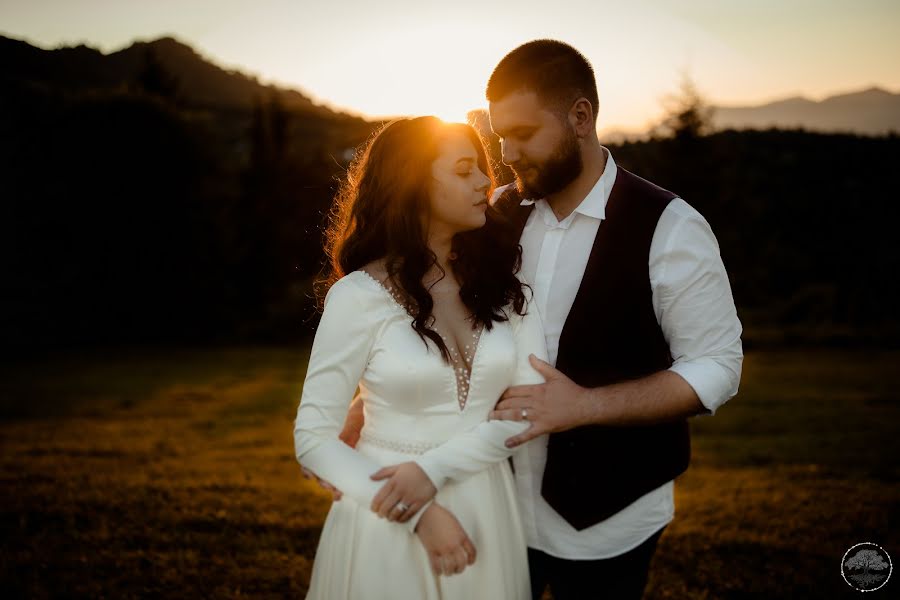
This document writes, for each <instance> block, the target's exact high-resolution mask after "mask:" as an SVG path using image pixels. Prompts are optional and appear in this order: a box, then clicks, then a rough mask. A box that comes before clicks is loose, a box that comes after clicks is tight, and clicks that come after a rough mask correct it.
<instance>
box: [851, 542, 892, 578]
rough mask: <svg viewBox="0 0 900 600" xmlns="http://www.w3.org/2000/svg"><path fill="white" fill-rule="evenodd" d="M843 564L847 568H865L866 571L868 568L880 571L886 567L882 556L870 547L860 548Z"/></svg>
mask: <svg viewBox="0 0 900 600" xmlns="http://www.w3.org/2000/svg"><path fill="white" fill-rule="evenodd" d="M844 565H845V566H846V567H847V568H848V569H865V572H866V573H868V572H869V569H874V570H876V571H880V570H881V569H886V568H887V566H888V564H887V563H886V562H885V561H884V558H882V557H881V555H880V554H878V552H876V551H875V550H872V549H870V548H865V549H863V550H860V551H859V552H857V553H856V554H854V555H853V556H851V557H850V558H848V559H847V562H845V563H844Z"/></svg>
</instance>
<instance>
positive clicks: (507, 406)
mask: <svg viewBox="0 0 900 600" xmlns="http://www.w3.org/2000/svg"><path fill="white" fill-rule="evenodd" d="M487 99H488V101H489V103H490V106H489V109H490V117H491V127H492V129H493V130H494V132H495V133H496V134H497V135H499V136H500V138H501V140H502V153H503V162H504V163H506V164H507V165H509V166H510V167H512V169H513V171H514V172H515V174H516V182H515V185H509V186H505V187H502V188H500V189H498V190H497V192H496V193H495V195H494V198H493V199H492V203H494V204H495V206H496V207H497V208H498V209H499V210H500V211H502V212H503V213H504V214H506V215H508V216H509V217H510V218H511V219H512V220H513V222H514V223H515V225H516V226H517V227H518V228H519V230H520V231H521V238H520V243H521V245H522V252H523V254H522V259H523V260H522V274H523V276H524V277H525V279H526V281H528V282H529V283H530V285H531V287H532V289H533V291H534V297H535V299H536V303H537V306H538V309H539V311H540V313H541V316H542V318H543V324H544V328H545V333H546V341H547V349H548V356H549V359H550V363H549V364H548V363H544V362H541V361H539V360H537V359H536V358H534V357H532V359H531V360H532V364H533V365H534V367H535V369H537V370H538V371H540V372H541V373H542V374H543V375H544V377H545V379H546V383H544V384H541V385H531V386H518V387H513V388H509V389H508V390H506V392H505V393H504V394H503V396H502V398H501V399H500V401H499V402H498V404H497V407H496V410H495V411H494V412H492V413H491V418H498V419H514V420H515V419H526V420H528V421H530V422H531V427H530V428H529V429H528V430H526V431H525V432H524V433H523V434H521V435H519V436H516V437H514V438H511V439H510V440H508V441H507V444H509V445H510V446H518V445H520V444H524V445H523V446H522V448H521V449H520V450H521V451H520V452H517V453H516V455H515V456H514V459H513V467H514V469H515V477H516V485H517V488H518V495H519V500H520V506H521V513H522V517H523V520H524V526H525V532H526V535H527V538H528V546H529V548H528V559H529V568H530V570H531V589H532V594H533V597H534V598H535V599H539V598H540V597H541V596H542V594H543V592H544V590H545V588H546V587H547V586H548V585H549V586H550V589H551V591H552V592H553V597H554V599H555V600H569V599H576V598H577V599H583V598H593V597H597V596H602V597H604V598H611V599H620V598H635V599H637V598H640V597H641V596H642V594H643V591H644V587H645V586H646V583H647V574H648V569H649V566H650V561H651V559H652V557H653V554H654V552H655V550H656V544H657V542H658V540H659V538H660V536H661V535H662V532H663V530H664V529H665V528H666V526H667V525H668V523H669V522H670V521H671V520H672V518H673V516H674V512H675V506H674V499H673V487H674V478H675V477H676V476H677V475H679V474H681V473H683V472H684V471H685V469H686V468H687V466H688V462H689V461H690V438H689V430H688V423H687V419H688V418H689V417H691V416H694V415H702V414H706V415H711V414H713V413H715V411H716V409H717V408H718V407H719V406H721V405H722V404H724V403H725V402H726V401H727V400H728V399H729V398H731V397H732V396H734V395H735V394H736V393H737V389H738V383H739V381H740V375H741V363H742V360H743V352H742V347H741V338H740V335H741V331H742V329H741V323H740V321H739V320H738V317H737V313H736V311H735V307H734V300H733V299H732V295H731V287H730V285H729V282H728V276H727V274H726V272H725V267H724V265H723V264H722V259H721V257H720V256H719V247H718V244H717V242H716V238H715V236H714V235H713V232H712V230H711V229H710V227H709V224H708V223H707V222H706V220H705V219H704V218H703V217H702V216H701V215H700V214H699V213H698V212H697V211H696V210H694V209H693V208H692V207H691V206H689V205H688V204H687V203H686V202H685V201H684V200H682V199H681V198H679V197H678V196H676V195H675V194H674V193H672V192H669V191H668V190H665V189H663V188H660V187H658V186H656V185H654V184H652V183H650V182H649V181H646V180H644V179H641V178H640V177H638V176H637V175H634V174H632V173H630V172H629V171H626V170H625V169H623V168H622V167H619V166H618V165H616V163H615V161H614V160H613V157H612V155H611V154H610V152H609V150H608V149H607V148H605V147H603V146H602V145H601V144H600V142H599V140H598V138H597V131H596V121H597V106H598V99H597V87H596V83H595V81H594V73H593V69H592V68H591V66H590V64H589V63H588V61H587V60H586V59H585V58H584V56H582V55H581V54H580V53H579V52H578V51H577V50H575V49H574V48H572V47H571V46H569V45H567V44H564V43H562V42H558V41H553V40H537V41H533V42H529V43H527V44H524V45H522V46H520V47H518V48H516V49H515V50H513V51H512V52H510V53H509V54H508V55H506V56H505V57H504V58H503V59H502V60H501V61H500V63H499V64H498V65H497V67H496V68H495V69H494V72H493V74H492V75H491V77H490V80H489V82H488V85H487ZM361 420H362V410H361V404H360V403H359V402H354V405H353V407H351V410H350V413H349V414H348V418H347V423H346V425H345V428H344V433H343V434H342V436H341V437H342V439H344V440H345V441H346V442H347V443H349V444H350V445H355V442H356V439H357V438H358V435H359V430H360V427H361V425H362V422H361ZM307 475H308V476H310V477H314V475H312V474H311V473H307ZM321 483H322V484H323V485H325V486H326V487H328V488H329V489H331V490H332V491H333V493H334V494H335V497H336V498H338V497H340V492H339V491H337V490H334V488H332V487H331V486H329V485H328V484H327V483H326V482H321Z"/></svg>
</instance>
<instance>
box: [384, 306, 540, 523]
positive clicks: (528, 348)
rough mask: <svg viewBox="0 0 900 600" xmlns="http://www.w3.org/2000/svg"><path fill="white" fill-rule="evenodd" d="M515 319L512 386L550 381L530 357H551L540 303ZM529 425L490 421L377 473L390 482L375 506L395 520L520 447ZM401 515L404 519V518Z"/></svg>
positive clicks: (506, 456)
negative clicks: (513, 441) (403, 508)
mask: <svg viewBox="0 0 900 600" xmlns="http://www.w3.org/2000/svg"><path fill="white" fill-rule="evenodd" d="M510 321H511V322H510V324H511V326H512V328H513V336H514V340H515V351H516V367H515V369H516V370H515V374H514V376H513V380H512V382H511V385H529V384H539V383H544V378H543V376H542V375H540V374H539V373H538V372H537V371H535V370H534V367H532V366H531V363H530V362H529V361H528V356H529V355H530V354H534V355H535V356H537V357H538V358H540V359H541V360H547V345H546V341H545V339H544V330H543V326H542V324H541V317H540V314H539V313H538V310H537V306H536V305H535V304H534V302H529V303H528V305H527V313H526V314H525V315H524V316H520V315H518V314H516V313H513V314H511V315H510ZM529 426H530V424H529V423H528V422H527V421H500V420H493V421H485V422H482V423H479V424H478V425H476V426H475V427H473V428H471V429H469V430H468V431H465V432H463V433H460V434H459V435H456V436H454V437H453V438H451V439H449V440H447V441H446V442H444V443H443V444H441V445H440V446H438V447H436V448H432V449H431V450H429V451H427V452H425V453H424V454H422V455H420V456H419V457H418V458H416V459H414V460H413V461H410V462H406V463H401V464H398V465H391V466H388V467H385V468H383V469H381V471H379V473H378V474H376V475H375V477H376V478H378V479H387V480H388V481H387V483H386V484H385V486H384V487H383V488H382V489H381V490H380V491H379V492H378V494H376V496H375V498H374V500H373V501H372V510H374V511H375V512H378V513H380V514H382V515H383V516H386V517H387V518H388V519H394V518H395V515H392V514H391V513H390V512H389V511H390V509H391V507H393V506H394V504H396V503H397V502H398V501H403V502H406V503H407V504H409V503H410V502H412V501H413V500H418V501H421V500H422V499H423V498H427V499H430V498H433V495H434V494H436V493H437V490H439V489H440V488H441V487H443V486H444V484H446V483H447V481H449V480H451V479H456V480H459V479H463V478H465V477H468V476H470V475H472V474H474V473H477V472H479V471H482V470H483V469H485V468H487V467H489V466H490V465H492V464H494V463H497V462H500V461H502V460H505V459H506V458H508V457H509V456H511V455H512V454H513V453H514V452H515V451H516V450H515V449H514V448H508V447H507V446H506V444H505V442H506V440H507V438H510V437H512V436H514V435H518V434H520V433H522V432H523V431H525V430H526V429H527V428H528V427H529ZM396 518H398V519H399V520H402V519H403V516H402V515H401V516H399V517H396Z"/></svg>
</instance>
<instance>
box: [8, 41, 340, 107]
mask: <svg viewBox="0 0 900 600" xmlns="http://www.w3.org/2000/svg"><path fill="white" fill-rule="evenodd" d="M148 59H152V60H154V61H158V63H159V66H160V67H161V68H162V69H163V70H164V71H165V72H166V73H167V74H168V75H169V76H170V77H172V78H173V79H174V81H176V82H177V87H178V97H179V100H180V102H181V103H183V104H184V105H185V106H188V107H197V108H209V109H217V110H223V109H224V110H228V109H237V110H248V109H250V108H251V107H252V105H253V103H254V101H255V99H256V98H272V97H275V98H276V99H277V100H278V101H279V103H280V104H281V105H282V106H283V107H284V108H285V109H287V110H290V111H292V112H304V113H308V114H310V115H316V116H320V117H326V118H327V117H336V116H339V117H346V116H347V115H344V114H342V113H336V112H334V111H332V110H329V109H328V108H326V107H323V106H320V105H317V104H315V103H314V102H313V101H312V100H311V99H310V98H309V97H307V96H305V95H304V94H302V93H300V92H298V91H296V90H292V89H284V88H279V87H277V86H273V85H264V84H262V83H260V82H259V81H258V80H257V79H256V78H255V77H253V76H250V75H247V74H244V73H242V72H240V71H236V70H226V69H223V68H221V67H219V66H217V65H215V64H213V63H212V62H210V61H209V60H207V59H206V58H204V57H203V56H201V55H200V54H198V53H197V52H196V51H195V50H194V49H193V48H191V47H190V46H188V45H186V44H184V43H182V42H180V41H178V40H176V39H175V38H172V37H163V38H160V39H157V40H154V41H150V42H134V43H133V44H132V45H131V46H129V47H127V48H124V49H122V50H118V51H116V52H112V53H109V54H104V53H102V52H100V51H99V50H96V49H94V48H90V47H88V46H85V45H83V44H82V45H79V46H76V47H63V48H57V49H53V50H44V49H42V48H38V47H35V46H32V45H31V44H29V43H27V42H25V41H22V40H16V39H13V38H8V37H4V36H0V70H2V75H0V77H2V78H3V79H6V80H8V81H18V82H25V83H27V84H28V85H30V86H34V87H39V88H50V89H59V90H64V91H69V92H78V91H83V90H87V89H116V88H121V87H125V88H128V87H133V86H137V85H139V83H140V78H141V75H142V73H143V72H144V71H145V70H146V65H147V62H148Z"/></svg>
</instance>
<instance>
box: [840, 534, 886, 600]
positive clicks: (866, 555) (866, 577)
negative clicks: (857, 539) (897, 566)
mask: <svg viewBox="0 0 900 600" xmlns="http://www.w3.org/2000/svg"><path fill="white" fill-rule="evenodd" d="M893 570H894V567H893V565H892V564H891V557H890V556H888V553H887V551H886V550H885V549H884V548H882V547H881V546H879V545H878V544H873V543H872V542H862V543H861V544H856V545H855V546H853V547H851V548H850V549H849V550H847V552H846V553H845V554H844V558H842V559H841V575H843V576H844V581H846V582H847V585H849V586H850V587H852V588H853V589H855V590H856V591H858V592H874V591H875V590H877V589H879V588H881V587H882V586H884V584H886V583H887V582H888V579H890V578H891V572H892V571H893Z"/></svg>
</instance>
